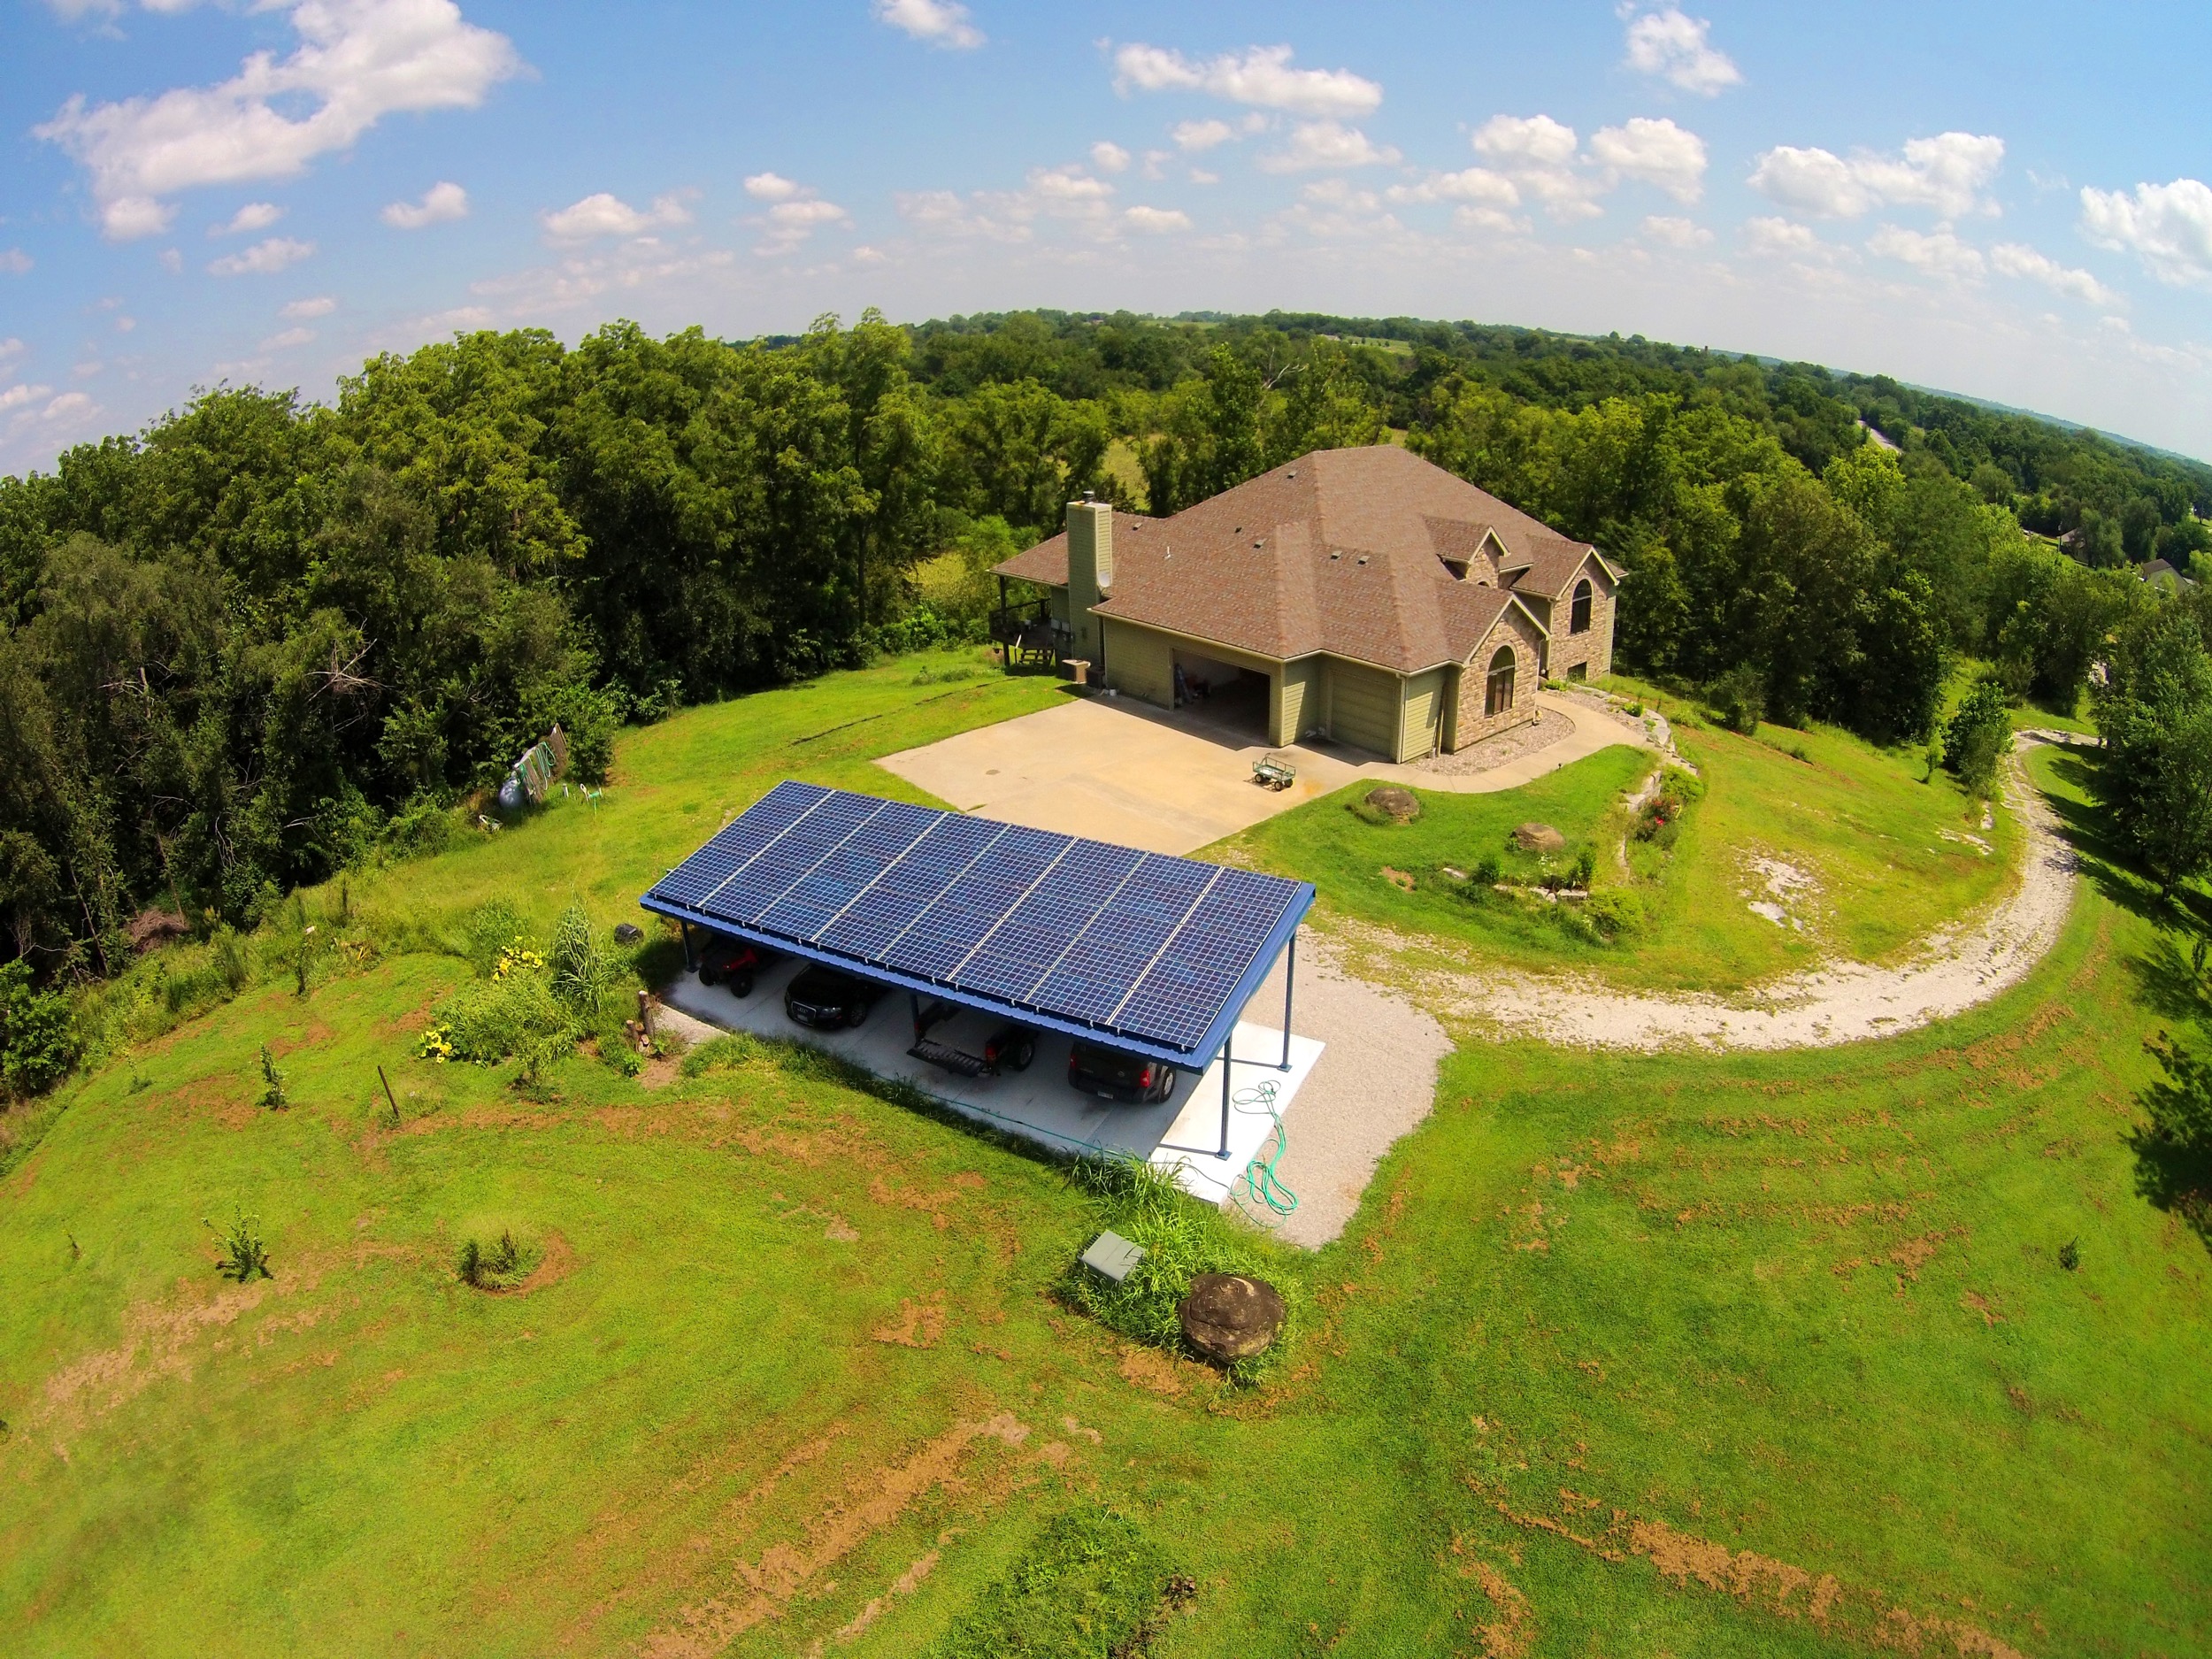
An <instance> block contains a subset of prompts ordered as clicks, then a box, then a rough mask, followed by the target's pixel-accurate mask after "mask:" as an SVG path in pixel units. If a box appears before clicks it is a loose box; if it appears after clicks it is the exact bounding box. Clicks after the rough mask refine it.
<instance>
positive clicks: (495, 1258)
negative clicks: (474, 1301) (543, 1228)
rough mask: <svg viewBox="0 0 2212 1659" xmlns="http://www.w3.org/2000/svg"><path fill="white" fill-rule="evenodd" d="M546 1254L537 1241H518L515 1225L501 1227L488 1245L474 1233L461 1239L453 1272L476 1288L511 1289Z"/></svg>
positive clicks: (468, 1284) (527, 1274)
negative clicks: (537, 1245) (458, 1254)
mask: <svg viewBox="0 0 2212 1659" xmlns="http://www.w3.org/2000/svg"><path fill="white" fill-rule="evenodd" d="M543 1255H544V1252H543V1251H542V1250H541V1249H539V1248H537V1247H536V1246H535V1245H534V1244H531V1243H529V1242H527V1241H522V1240H517V1239H516V1237H515V1233H514V1229H513V1228H512V1227H502V1228H501V1229H500V1230H499V1236H498V1237H497V1238H496V1239H494V1240H492V1241H491V1242H490V1243H489V1244H488V1245H487V1244H482V1243H480V1242H479V1241H478V1240H476V1238H475V1237H474V1235H471V1236H470V1237H468V1238H465V1239H464V1240H461V1251H460V1256H459V1258H458V1260H457V1262H456V1263H455V1264H454V1271H455V1272H456V1273H457V1275H458V1276H459V1278H460V1280H461V1282H462V1283H463V1284H465V1285H467V1286H471V1287H472V1288H474V1289H477V1290H511V1289H513V1288H514V1287H515V1286H517V1285H519V1284H520V1283H522V1281H523V1280H524V1279H527V1278H529V1277H530V1275H531V1273H532V1272H533V1271H534V1270H535V1269H536V1267H537V1264H538V1263H539V1261H540V1259H541V1257H542V1256H543Z"/></svg>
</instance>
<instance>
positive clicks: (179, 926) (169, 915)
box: [125, 910, 192, 952]
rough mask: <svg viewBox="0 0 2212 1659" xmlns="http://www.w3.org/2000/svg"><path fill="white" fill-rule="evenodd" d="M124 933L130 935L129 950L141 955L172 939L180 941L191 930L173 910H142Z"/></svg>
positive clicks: (132, 919)
mask: <svg viewBox="0 0 2212 1659" xmlns="http://www.w3.org/2000/svg"><path fill="white" fill-rule="evenodd" d="M125 931H126V932H127V933H129V935H130V941H131V949H134V950H136V951H139V952H145V951H149V950H153V949H158V948H159V947H161V946H163V945H165V944H167V943H168V942H169V941H171V940H173V939H182V938H183V937H184V936H185V935H186V934H187V933H190V932H191V931H192V929H191V927H190V926H188V924H187V923H186V921H185V919H184V918H183V917H182V916H181V915H180V914H178V912H176V911H175V910H141V911H139V913H138V914H137V915H136V916H134V917H133V918H131V923H130V926H129V927H128V928H127V929H126V930H125Z"/></svg>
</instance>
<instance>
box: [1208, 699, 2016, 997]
mask: <svg viewBox="0 0 2212 1659" xmlns="http://www.w3.org/2000/svg"><path fill="white" fill-rule="evenodd" d="M1677 744H1678V748H1679V749H1681V751H1682V753H1683V755H1684V757H1686V758H1687V759H1688V760H1690V761H1691V762H1692V763H1693V764H1695V765H1696V766H1697V767H1698V769H1699V771H1700V772H1701V774H1703V776H1704V778H1705V780H1706V783H1707V786H1708V787H1707V793H1706V796H1705V798H1704V800H1702V801H1701V802H1700V803H1698V804H1697V805H1695V806H1694V807H1693V808H1692V809H1691V810H1690V812H1689V814H1688V815H1687V817H1686V818H1685V819H1684V820H1683V823H1682V826H1681V832H1680V837H1679V839H1678V841H1677V842H1676V844H1675V846H1674V848H1673V849H1672V850H1671V852H1669V853H1667V854H1665V855H1663V856H1661V855H1658V854H1656V853H1654V852H1653V851H1651V850H1650V849H1647V848H1646V847H1643V846H1641V845H1640V844H1639V843H1637V842H1635V841H1632V840H1631V841H1629V842H1628V843H1627V846H1628V850H1629V853H1630V855H1631V868H1632V873H1631V874H1629V875H1627V876H1624V875H1623V873H1622V872H1620V871H1619V869H1618V865H1617V851H1616V849H1618V848H1620V847H1621V846H1622V844H1623V836H1624V834H1625V833H1626V831H1627V828H1628V820H1627V818H1626V815H1625V814H1624V812H1623V811H1622V810H1621V809H1620V804H1619V803H1620V801H1621V797H1622V796H1623V795H1624V793H1625V792H1626V791H1628V790H1629V789H1631V788H1632V787H1634V786H1635V785H1636V784H1637V783H1638V782H1639V781H1640V780H1641V779H1642V778H1643V777H1644V776H1645V774H1646V773H1647V771H1648V769H1649V767H1650V766H1651V765H1652V764H1654V763H1653V760H1652V757H1651V756H1650V755H1649V753H1648V751H1646V750H1640V749H1627V748H1619V749H1601V750H1600V751H1599V752H1598V753H1597V754H1595V755H1592V756H1590V757H1587V758H1586V759H1584V760H1580V761H1578V762H1576V763H1575V764H1573V765H1571V766H1568V767H1564V768H1563V769H1562V770H1560V771H1559V772H1554V773H1551V774H1550V775H1549V776H1548V777H1544V778H1540V779H1539V780H1536V781H1535V782H1533V783H1531V784H1528V785H1525V786H1524V787H1521V788H1518V789H1514V790H1509V791H1506V792H1502V793H1500V794H1495V795H1448V794H1444V793H1441V792H1438V791H1427V790H1422V791H1417V792H1416V793H1417V794H1418V795H1419V796H1420V799H1421V804H1422V815H1421V817H1420V818H1418V819H1417V821H1415V822H1414V823H1412V824H1410V825H1402V826H1400V825H1376V824H1371V823H1370V822H1368V821H1367V820H1366V819H1364V818H1362V817H1360V816H1358V815H1357V814H1356V813H1355V812H1354V811H1353V810H1352V809H1353V807H1354V806H1355V805H1356V803H1358V801H1359V800H1360V798H1361V796H1362V795H1364V793H1365V791H1364V789H1363V788H1361V787H1357V786H1355V787H1353V788H1351V789H1348V790H1343V791H1340V792H1339V793H1338V794H1336V795H1328V796H1325V797H1324V798H1322V799H1321V800H1318V801H1314V802H1310V803H1307V804H1306V805H1304V806H1302V807H1299V808H1297V809H1295V810H1292V811H1290V812H1286V813H1284V814H1283V815H1281V816H1280V817H1279V818H1270V819H1268V820H1267V821H1266V822H1265V823H1263V824H1259V825H1256V826H1253V827H1252V828H1251V829H1249V830H1247V831H1246V832H1244V833H1242V834H1241V835H1239V836H1235V837H1233V838H1232V839H1231V840H1230V841H1227V842H1225V843H1224V844H1223V846H1222V847H1220V848H1218V849H1215V850H1216V851H1217V853H1225V854H1226V855H1227V856H1233V857H1235V858H1237V859H1239V860H1240V861H1241V862H1246V863H1249V864H1255V865H1257V866H1258V867H1260V868H1263V869H1268V870H1275V871H1279V872H1284V873H1286V874H1289V873H1294V874H1297V875H1300V876H1303V877H1304V878H1305V879H1308V880H1310V881H1312V882H1313V883H1314V885H1315V887H1317V889H1318V891H1319V893H1320V895H1321V898H1322V901H1323V903H1324V905H1325V910H1326V911H1335V912H1338V913H1340V914H1342V915H1345V916H1349V917H1354V918H1359V919H1360V920H1363V921H1366V922H1373V923H1379V924H1381V925H1383V926H1386V927H1389V928H1393V929H1395V930H1397V931H1399V932H1401V933H1406V934H1409V935H1422V936H1425V937H1426V938H1428V939H1430V940H1432V941H1439V942H1440V943H1442V944H1444V945H1446V946H1448V947H1449V948H1451V949H1454V950H1455V952H1456V953H1458V954H1462V955H1471V956H1475V957H1476V958H1477V959H1481V958H1485V957H1500V956H1502V957H1505V958H1508V959H1509V960H1511V961H1513V962H1516V963H1520V964H1527V965H1531V966H1536V967H1578V968H1586V969H1590V970H1594V971H1595V972H1598V973H1599V974H1600V975H1601V977H1602V978H1604V979H1609V980H1611V981H1613V982H1615V983H1617V984H1620V985H1623V986H1627V987H1635V988H1640V989H1661V990H1692V991H1716V992H1723V993H1725V992H1730V991H1734V990H1738V989H1740V988H1741V987H1744V986H1746V985H1748V984H1752V983H1755V982H1756V981H1759V980H1762V979H1770V978H1772V977H1774V976H1776V975H1778V974H1782V973H1786V972H1791V971H1792V970H1794V969H1801V968H1808V967H1811V966H1814V965H1815V964H1817V963H1819V962H1821V961H1823V960H1824V959H1828V958H1832V957H1838V956H1840V957H1847V958H1849V959H1852V960H1855V961H1861V962H1879V961H1883V960H1885V959H1888V958H1892V957H1894V956H1897V955H1898V954H1899V953H1901V952H1903V951H1906V950H1909V949H1911V948H1912V946H1913V945H1914V944H1915V942H1916V941H1918V940H1920V939H1921V938H1923V937H1924V935H1926V934H1927V933H1930V932H1932V931H1933V930H1934V929H1935V928H1937V927H1939V926H1942V925H1943V924H1944V923H1946V922H1947V921H1948V920H1950V919H1952V918H1955V917H1956V916H1958V915H1959V914H1961V913H1962V911H1965V910H1971V909H1973V908H1974V907H1975V906H1978V905H1981V904H1985V903H1987V902H1990V901H1991V900H1993V899H1994V898H1995V897H1996V896H1997V895H1998V894H1999V893H2000V892H2001V890H2002V888H2003V887H2004V886H2005V885H2006V883H2007V882H2008V880H2009V879H2010V870H2011V863H2012V855H2013V853H2014V850H2015V848H2016V832H2015V826H2014V824H2013V821H2012V815H2011V814H2010V813H2009V812H2008V811H2006V810H2003V809H2001V808H2000V809H1999V810H1997V812H1996V815H1995V824H1994V826H1993V828H1990V829H1986V830H1985V829H1984V828H1983V827H1982V826H1981V815H1980V812H1979V810H1978V807H1977V805H1976V803H1970V802H1968V801H1967V800H1966V799H1965V797H1964V796H1963V795H1962V793H1961V792H1960V790H1959V788H1958V787H1957V785H1956V784H1955V782H1954V781H1953V780H1951V779H1950V777H1949V776H1948V775H1947V774H1946V773H1942V772H1939V773H1938V774H1937V775H1936V777H1935V778H1934V780H1932V781H1923V780H1924V778H1925V777H1926V773H1927V767H1926V764H1925V761H1924V758H1923V757H1919V756H1916V755H1914V754H1912V753H1910V752H1909V751H1902V750H1892V749H1876V748H1874V747H1873V746H1872V745H1870V744H1868V743H1865V742H1863V741H1860V740H1859V739H1857V738H1855V737H1853V736H1851V735H1850V734H1849V733H1844V732H1839V731H1835V730H1832V729H1829V728H1826V727H1816V728H1815V729H1813V730H1810V731H1805V732H1798V731H1793V730H1791V729H1789V728H1786V727H1782V726H1761V727H1760V729H1759V733H1758V734H1757V736H1756V737H1753V738H1745V737H1740V736H1738V735H1737V734H1736V733H1732V732H1728V731H1724V730H1722V729H1719V728H1717V727H1712V726H1701V728H1700V729H1698V730H1696V731H1680V732H1678V734H1677ZM1793 749H1801V750H1802V751H1803V758H1799V757H1797V756H1796V755H1794V754H1793V753H1792V752H1791V751H1792V750H1793ZM1530 820H1534V821H1538V822H1542V823H1548V824H1550V825H1552V826H1554V827H1555V828H1556V829H1558V830H1559V831H1560V832H1561V833H1562V834H1563V835H1565V836H1566V838H1567V841H1568V844H1569V855H1568V856H1571V854H1572V851H1573V849H1575V848H1576V847H1577V846H1578V845H1580V844H1582V843H1584V842H1590V843H1593V844H1594V845H1595V846H1596V847H1597V848H1598V849H1599V853H1600V856H1599V863H1598V879H1599V881H1600V882H1601V884H1604V883H1611V884H1615V885H1620V884H1625V885H1627V886H1629V887H1631V889H1632V891H1634V892H1635V893H1636V894H1637V895H1639V897H1640V900H1641V901H1642V904H1643V908H1644V910H1645V912H1646V921H1645V924H1644V925H1643V926H1641V927H1640V929H1638V930H1637V931H1636V932H1635V933H1632V934H1629V935H1626V936H1624V937H1622V938H1620V939H1617V940H1616V941H1613V942H1611V943H1609V944H1599V943H1594V942H1591V941H1588V940H1586V938H1584V937H1581V936H1579V935H1578V933H1575V932H1573V931H1571V930H1569V929H1565V928H1563V927H1561V926H1556V925H1554V924H1553V923H1551V922H1550V921H1548V919H1547V917H1546V914H1545V912H1544V911H1543V910H1541V909H1540V908H1538V907H1535V906H1528V905H1520V906H1517V905H1513V904H1509V903H1488V904H1473V903H1470V902H1468V901H1467V900H1466V899H1465V898H1464V897H1463V896H1462V895H1461V894H1460V893H1459V892H1458V891H1457V888H1458V886H1459V884H1458V883H1457V882H1456V881H1455V880H1454V879H1451V878H1450V877H1449V876H1448V875H1447V874H1445V873H1444V872H1445V871H1446V869H1450V870H1457V871H1469V870H1471V869H1472V868H1473V867H1474V865H1475V863H1476V861H1477V860H1479V858H1480V857H1481V856H1483V855H1484V854H1485V853H1501V852H1503V851H1504V848H1505V840H1506V836H1507V833H1508V832H1509V831H1510V830H1511V828H1512V827H1513V826H1515V825H1517V824H1520V823H1524V822H1527V821H1530ZM1977 841H1979V842H1982V843H1985V844H1986V846H1987V848H1988V850H1987V851H1985V850H1984V849H1983V847H1982V846H1979V845H1977V844H1976V843H1977ZM1505 858H1506V863H1507V865H1508V869H1507V872H1506V873H1507V874H1508V876H1509V877H1512V876H1515V875H1517V874H1528V875H1532V873H1533V872H1532V870H1531V869H1527V868H1524V869H1522V870H1520V871H1517V870H1516V868H1515V865H1516V864H1517V863H1518V864H1520V865H1522V866H1524V867H1525V866H1528V865H1529V864H1531V863H1532V861H1529V860H1525V859H1523V860H1519V861H1516V859H1515V858H1514V856H1512V855H1511V854H1509V853H1506V854H1505ZM1758 860H1764V861H1767V863H1768V864H1770V865H1786V866H1787V867H1788V868H1789V869H1790V870H1791V871H1794V872H1801V873H1802V874H1803V875H1804V876H1806V877H1808V878H1809V879H1810V885H1809V887H1803V888H1797V889H1795V890H1793V891H1792V892H1791V894H1790V896H1789V902H1788V905H1787V912H1788V915H1787V918H1786V921H1785V922H1784V923H1780V924H1778V923H1777V922H1776V921H1774V920H1771V919H1769V918H1766V917H1763V916H1761V915H1758V914H1756V913H1755V912H1754V911H1753V910H1751V908H1750V906H1751V903H1752V902H1753V901H1755V900H1756V901H1759V902H1770V901H1771V899H1772V897H1773V895H1772V894H1771V893H1770V887H1769V880H1770V873H1771V872H1770V871H1768V870H1762V869H1760V868H1758V867H1757V865H1756V864H1755V862H1754V861H1758ZM1386 869H1387V870H1392V871H1397V872H1402V874H1405V875H1410V876H1412V877H1413V878H1414V880H1415V886H1414V887H1413V890H1412V891H1410V892H1409V891H1406V890H1404V888H1403V887H1402V885H1400V884H1398V883H1394V881H1392V880H1391V879H1389V878H1388V877H1387V876H1386V874H1385V873H1384V872H1385V871H1386ZM1324 919H1325V916H1324ZM1790 921H1793V922H1794V923H1795V926H1790V925H1788V923H1789V922H1790Z"/></svg>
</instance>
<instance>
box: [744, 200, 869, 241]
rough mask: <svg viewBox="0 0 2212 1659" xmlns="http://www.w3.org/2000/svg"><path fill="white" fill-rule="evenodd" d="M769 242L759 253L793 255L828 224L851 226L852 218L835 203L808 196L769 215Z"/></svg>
mask: <svg viewBox="0 0 2212 1659" xmlns="http://www.w3.org/2000/svg"><path fill="white" fill-rule="evenodd" d="M766 223H767V226H768V237H767V240H766V241H764V242H762V243H761V245H760V247H759V249H758V250H757V251H759V252H761V253H764V254H784V253H789V252H790V251H792V250H794V249H795V248H797V247H798V246H799V245H800V244H801V243H802V242H805V241H806V239H807V238H808V237H810V236H811V235H812V234H814V233H815V232H816V231H818V230H820V229H821V228H822V227H824V226H826V225H849V224H850V223H852V215H851V214H849V213H848V212H846V211H845V210H844V209H843V208H841V207H840V206H838V205H837V204H836V203H834V202H825V201H823V200H821V199H820V198H819V197H818V196H805V197H802V198H800V199H798V200H796V201H790V202H779V203H777V204H775V206H773V207H772V208H770V209H769V210H768V212H767V214H766Z"/></svg>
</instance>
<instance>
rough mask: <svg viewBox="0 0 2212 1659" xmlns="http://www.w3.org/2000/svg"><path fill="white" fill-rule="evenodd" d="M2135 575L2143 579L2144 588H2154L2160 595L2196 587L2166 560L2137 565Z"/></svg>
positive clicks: (2153, 560)
mask: <svg viewBox="0 0 2212 1659" xmlns="http://www.w3.org/2000/svg"><path fill="white" fill-rule="evenodd" d="M2136 573H2137V574H2138V575H2139V576H2140V577H2141V578H2142V579H2143V581H2144V585H2145V586H2147V587H2150V588H2157V589H2159V590H2160V591H2161V592H2162V593H2174V592H2177V591H2178V590H2179V589H2181V588H2194V587H2195V586H2196V583H2195V582H2193V581H2192V580H2190V579H2189V578H2188V577H2186V576H2184V575H2183V574H2182V573H2181V572H2179V571H2178V570H2177V569H2175V568H2174V566H2173V565H2172V563H2171V562H2170V561H2169V560H2166V559H2152V560H2151V561H2149V562H2148V563H2147V564H2145V565H2139V566H2138V567H2137V570H2136Z"/></svg>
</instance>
